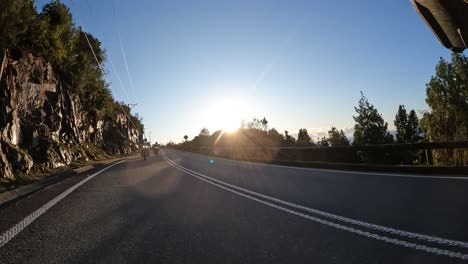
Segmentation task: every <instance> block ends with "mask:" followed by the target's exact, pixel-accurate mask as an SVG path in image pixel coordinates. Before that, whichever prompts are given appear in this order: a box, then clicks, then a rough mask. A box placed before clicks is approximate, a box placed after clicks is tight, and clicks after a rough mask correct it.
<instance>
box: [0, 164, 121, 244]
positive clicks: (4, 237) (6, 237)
mask: <svg viewBox="0 0 468 264" xmlns="http://www.w3.org/2000/svg"><path fill="white" fill-rule="evenodd" d="M125 161H127V159H124V160H121V161H118V162H116V163H113V164H111V165H109V166H107V167H105V168H103V169H102V170H100V171H98V172H95V173H94V174H92V175H90V176H88V177H86V178H84V179H83V180H81V181H80V182H78V183H76V184H75V185H73V186H72V187H70V188H68V189H67V190H66V191H64V192H62V193H61V194H59V195H58V196H56V197H55V198H54V199H52V200H50V201H49V202H47V203H46V204H44V205H43V206H41V207H40V208H39V209H37V210H35V211H34V212H32V213H31V214H29V215H28V216H26V217H25V218H24V219H23V220H21V221H19V222H18V223H17V224H16V225H14V226H13V227H11V228H10V229H8V230H7V231H5V232H4V233H2V234H1V235H0V248H1V247H3V246H4V245H5V244H7V243H8V242H9V241H10V240H11V239H13V238H14V237H15V236H16V235H18V234H19V233H20V232H21V231H22V230H23V229H25V228H26V227H27V226H28V225H30V224H31V223H32V222H34V220H36V219H37V218H38V217H39V216H41V215H42V214H44V213H45V212H47V210H49V209H50V208H52V207H53V206H54V205H55V204H57V203H58V202H60V201H61V200H62V199H63V198H65V197H67V196H68V195H69V194H70V193H72V192H73V191H74V190H75V189H77V188H78V187H80V186H81V185H83V184H84V183H86V182H87V181H89V180H91V179H92V178H94V177H96V176H97V175H99V174H100V173H102V172H104V171H106V170H108V169H110V168H112V167H114V166H116V165H117V164H120V163H122V162H125Z"/></svg>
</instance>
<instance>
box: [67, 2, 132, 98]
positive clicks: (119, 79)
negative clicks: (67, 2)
mask: <svg viewBox="0 0 468 264" xmlns="http://www.w3.org/2000/svg"><path fill="white" fill-rule="evenodd" d="M72 4H73V3H72ZM86 6H87V7H88V11H89V13H90V14H91V16H93V12H92V9H91V6H90V4H89V1H88V0H86ZM112 7H113V11H114V15H115V14H116V9H115V4H114V0H112ZM108 58H109V62H110V63H111V66H112V69H113V70H114V73H115V75H116V77H117V79H118V81H119V84H120V88H121V89H122V91H123V92H124V94H125V97H126V98H127V100H128V101H131V99H130V96H129V95H128V92H127V89H126V88H125V85H124V84H123V81H122V78H120V74H119V73H118V71H117V69H116V67H115V65H114V63H113V62H112V59H111V57H110V55H108ZM132 91H133V89H132ZM133 98H134V100H136V97H135V93H134V92H133Z"/></svg>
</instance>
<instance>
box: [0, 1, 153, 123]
mask: <svg viewBox="0 0 468 264" xmlns="http://www.w3.org/2000/svg"><path fill="white" fill-rule="evenodd" d="M0 10H1V12H0V55H1V58H3V57H4V55H5V53H9V55H10V57H11V58H12V59H14V60H19V59H20V58H22V57H24V56H25V55H27V54H28V53H31V54H33V55H34V56H37V57H42V58H44V59H45V60H46V61H47V62H49V63H50V64H51V65H52V66H53V69H54V73H55V74H56V77H57V79H58V81H59V82H60V83H61V85H62V89H66V90H67V91H68V92H70V93H71V94H72V95H74V96H77V97H78V98H79V99H80V101H81V102H82V104H83V110H84V111H88V112H89V113H90V114H91V115H92V116H96V117H97V118H99V119H105V118H112V117H114V116H116V114H118V113H124V114H126V115H128V116H129V117H130V119H131V120H132V122H133V123H134V124H135V126H136V128H137V129H138V130H140V132H143V129H144V127H143V124H142V119H141V118H140V117H138V115H132V114H131V113H130V108H129V107H128V106H126V105H125V104H124V103H122V102H117V101H115V100H114V98H113V96H112V93H111V91H110V87H109V84H108V83H106V81H105V78H104V73H103V72H102V70H101V68H100V67H101V66H100V65H99V63H98V62H97V61H96V59H97V60H98V61H99V62H100V63H103V62H104V61H105V59H106V53H105V50H104V49H103V48H102V47H101V42H100V41H99V40H98V39H97V38H95V37H94V36H93V35H91V34H90V33H88V32H84V31H83V30H82V29H81V28H80V27H77V26H75V24H74V23H73V17H72V14H71V12H70V10H69V8H68V7H67V6H66V5H65V4H63V3H61V2H60V1H58V0H54V1H51V2H50V3H48V4H46V5H44V6H43V8H42V11H41V12H38V11H37V10H36V8H35V6H34V1H33V0H2V1H0ZM90 46H91V47H92V49H93V50H94V54H93V52H92V50H91V48H90Z"/></svg>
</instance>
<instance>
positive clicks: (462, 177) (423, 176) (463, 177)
mask: <svg viewBox="0 0 468 264" xmlns="http://www.w3.org/2000/svg"><path fill="white" fill-rule="evenodd" d="M177 151H179V150H177ZM181 152H184V153H189V154H197V155H200V156H205V157H211V158H216V159H222V160H225V161H231V162H236V163H244V164H250V165H256V166H267V167H276V168H284V169H295V170H308V171H321V172H336V173H344V174H356V175H378V176H386V177H403V178H426V179H450V180H468V177H465V176H461V177H453V176H426V175H418V176H416V175H411V174H398V173H381V172H375V173H374V172H360V171H349V170H330V169H315V168H305V167H297V166H285V165H276V164H268V163H259V162H251V161H240V160H234V159H226V158H222V157H216V156H208V155H204V154H200V153H194V152H188V151H181Z"/></svg>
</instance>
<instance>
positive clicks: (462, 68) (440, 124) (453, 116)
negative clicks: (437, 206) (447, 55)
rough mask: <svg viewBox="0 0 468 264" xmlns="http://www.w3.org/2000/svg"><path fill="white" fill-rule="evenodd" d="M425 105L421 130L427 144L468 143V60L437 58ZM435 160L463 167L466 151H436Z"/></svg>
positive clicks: (464, 58)
mask: <svg viewBox="0 0 468 264" xmlns="http://www.w3.org/2000/svg"><path fill="white" fill-rule="evenodd" d="M426 103H427V105H428V106H429V111H426V112H424V113H423V118H422V119H421V127H422V130H423V131H424V133H425V137H426V139H427V140H429V141H458V140H466V139H468V58H467V57H466V56H464V55H462V54H457V53H453V54H452V58H451V61H450V62H448V61H446V60H444V59H443V58H440V60H439V63H438V64H437V66H436V68H435V76H432V77H431V79H430V81H429V83H427V84H426ZM433 153H434V154H435V155H434V160H435V162H436V163H441V164H453V163H455V164H464V163H465V162H466V161H465V158H464V156H466V154H467V153H466V151H463V150H457V151H451V150H435V151H433Z"/></svg>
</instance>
